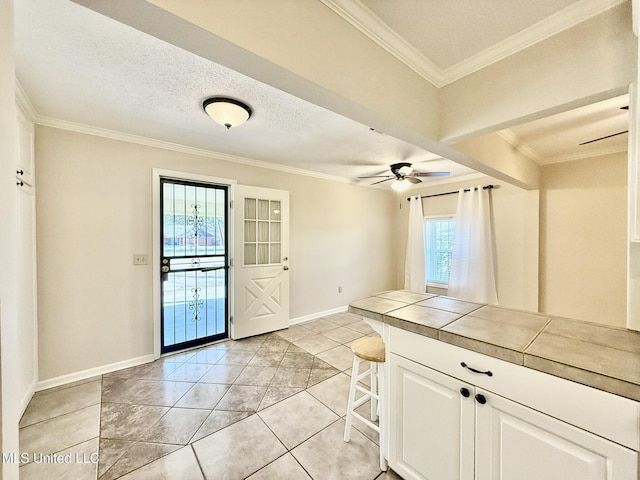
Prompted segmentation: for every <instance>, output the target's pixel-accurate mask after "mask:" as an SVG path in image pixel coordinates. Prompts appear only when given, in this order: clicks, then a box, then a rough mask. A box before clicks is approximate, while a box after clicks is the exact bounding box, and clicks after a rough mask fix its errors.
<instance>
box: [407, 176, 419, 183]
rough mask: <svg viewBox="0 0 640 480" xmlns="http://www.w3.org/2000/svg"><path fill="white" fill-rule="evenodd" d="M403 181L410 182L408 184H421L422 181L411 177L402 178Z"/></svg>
mask: <svg viewBox="0 0 640 480" xmlns="http://www.w3.org/2000/svg"><path fill="white" fill-rule="evenodd" d="M404 179H405V180H406V181H407V182H410V183H422V180H420V179H419V178H416V177H413V176H411V177H404Z"/></svg>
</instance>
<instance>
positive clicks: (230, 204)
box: [229, 200, 233, 208]
mask: <svg viewBox="0 0 640 480" xmlns="http://www.w3.org/2000/svg"><path fill="white" fill-rule="evenodd" d="M229 208H233V200H230V201H229Z"/></svg>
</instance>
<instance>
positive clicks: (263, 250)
mask: <svg viewBox="0 0 640 480" xmlns="http://www.w3.org/2000/svg"><path fill="white" fill-rule="evenodd" d="M268 263H269V244H268V243H259V244H258V265H266V264H268Z"/></svg>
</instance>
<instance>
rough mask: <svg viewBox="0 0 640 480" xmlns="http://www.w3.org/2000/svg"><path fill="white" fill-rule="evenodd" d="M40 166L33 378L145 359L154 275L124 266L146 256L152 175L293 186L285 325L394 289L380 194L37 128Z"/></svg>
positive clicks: (387, 212) (388, 217)
mask: <svg viewBox="0 0 640 480" xmlns="http://www.w3.org/2000/svg"><path fill="white" fill-rule="evenodd" d="M36 161H37V168H38V202H37V221H38V300H39V305H38V310H39V335H40V352H39V353H40V379H41V380H48V379H52V378H56V377H60V376H62V375H69V374H72V373H74V372H79V371H83V370H86V369H91V368H97V367H101V366H104V365H110V364H113V363H116V362H121V361H125V360H129V359H133V358H137V357H141V356H145V355H149V354H152V353H153V343H152V342H153V339H152V332H153V331H152V328H153V319H152V308H153V305H152V280H153V278H152V274H151V270H152V268H151V265H147V266H133V264H132V255H133V254H134V253H149V254H151V252H152V246H153V242H154V239H153V238H152V169H153V168H161V169H168V170H177V171H184V172H191V173H197V174H202V175H209V176H214V177H221V178H229V179H236V180H237V181H238V183H239V184H247V185H259V186H265V187H270V188H278V189H283V190H289V191H290V195H291V196H290V208H291V255H290V259H291V261H290V266H291V271H290V273H291V317H292V318H295V317H301V316H305V315H311V314H314V313H316V312H322V311H326V310H330V309H334V308H338V307H341V306H346V305H347V304H348V303H349V301H351V300H353V299H355V298H358V297H363V296H367V295H369V294H371V293H372V292H375V291H380V290H386V289H391V288H395V283H394V281H395V277H394V275H395V270H394V268H395V264H394V262H395V258H394V255H393V251H394V241H395V239H394V236H393V234H392V232H391V230H390V229H389V228H388V225H390V224H391V223H392V222H393V216H394V214H395V211H394V209H393V205H394V200H393V195H392V194H391V193H390V192H389V191H387V190H376V189H371V188H365V187H358V186H352V185H349V184H346V183H341V182H334V181H329V180H325V179H319V178H312V177H307V176H301V175H293V174H290V173H283V172H280V171H275V170H270V169H263V168H257V167H253V166H247V165H243V164H237V163H236V164H234V163H231V162H227V161H220V160H216V159H213V158H207V157H202V156H197V155H190V154H186V153H179V152H176V151H170V150H164V149H160V148H153V147H149V146H144V145H139V144H133V143H127V142H123V141H118V140H112V139H106V138H101V137H96V136H91V135H84V134H80V133H73V132H70V131H65V130H59V129H55V128H49V127H42V126H40V127H38V128H37V131H36ZM338 285H341V286H342V287H343V293H342V294H338V289H337V287H338Z"/></svg>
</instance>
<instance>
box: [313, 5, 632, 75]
mask: <svg viewBox="0 0 640 480" xmlns="http://www.w3.org/2000/svg"><path fill="white" fill-rule="evenodd" d="M320 1H321V2H322V3H324V4H325V5H326V6H327V7H329V8H331V9H332V10H333V11H334V12H336V13H337V14H338V15H339V16H341V17H342V18H343V19H344V20H346V21H347V22H349V23H350V24H351V25H352V26H354V27H355V28H357V29H358V30H360V31H361V32H362V33H364V34H365V35H367V36H368V37H369V38H370V39H371V40H373V41H374V42H376V43H377V44H378V45H379V46H381V47H382V48H384V49H385V50H387V51H388V52H389V53H391V54H392V55H393V56H395V57H396V58H397V59H398V60H400V61H401V62H402V63H404V64H405V65H407V66H408V67H409V68H411V69H412V70H414V71H415V72H416V73H418V74H419V75H420V76H422V77H423V78H424V79H425V80H427V81H428V82H430V83H432V84H433V85H435V86H436V87H438V88H440V87H443V86H445V85H448V84H449V83H452V82H455V81H456V80H459V79H461V78H463V77H465V76H467V75H470V74H471V73H474V72H476V71H478V70H481V69H483V68H485V67H488V66H489V65H491V64H493V63H496V62H498V61H500V60H503V59H504V58H506V57H509V56H510V55H513V54H515V53H518V52H520V51H522V50H524V49H526V48H528V47H530V46H532V45H535V44H536V43H539V42H541V41H543V40H545V39H547V38H549V37H552V36H553V35H556V34H557V33H560V32H562V31H563V30H567V29H569V28H571V27H573V26H575V25H577V24H579V23H581V22H584V21H585V20H588V19H589V18H591V17H594V16H596V15H599V14H600V13H603V12H605V11H606V10H609V9H610V8H613V7H615V6H617V5H620V4H621V3H625V2H626V1H627V0H581V1H579V2H576V3H574V4H572V5H570V6H568V7H566V8H564V9H562V10H560V11H559V12H556V13H554V14H553V15H551V16H549V17H547V18H545V19H544V20H541V21H540V22H538V23H536V24H534V25H531V26H530V27H529V28H526V29H524V30H522V31H521V32H518V33H516V34H514V35H512V36H510V37H508V38H506V39H505V40H504V41H502V42H500V43H497V44H496V45H493V46H492V47H489V48H487V49H485V50H483V51H481V52H479V53H477V54H475V55H473V56H471V57H469V58H467V59H466V60H463V61H462V62H459V63H457V64H455V65H453V66H451V67H449V68H447V69H444V70H441V69H439V68H438V67H436V66H435V64H434V63H433V62H431V61H430V60H429V59H428V58H427V57H425V56H424V55H423V54H422V53H420V52H419V51H418V50H416V49H415V48H414V47H413V46H412V45H410V44H409V43H408V42H407V41H406V40H404V39H403V38H402V37H400V36H399V35H398V34H397V33H396V32H395V31H394V30H392V29H391V28H390V27H389V26H388V25H387V24H386V23H384V22H383V21H382V20H381V19H380V18H379V17H378V16H376V15H375V14H374V13H373V12H372V11H371V10H370V9H368V8H367V7H366V6H365V5H364V4H363V3H362V2H361V1H360V0H320Z"/></svg>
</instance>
